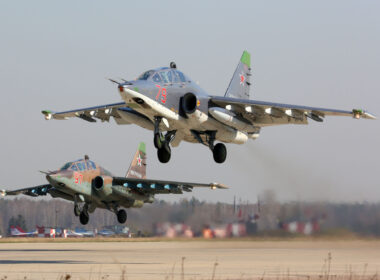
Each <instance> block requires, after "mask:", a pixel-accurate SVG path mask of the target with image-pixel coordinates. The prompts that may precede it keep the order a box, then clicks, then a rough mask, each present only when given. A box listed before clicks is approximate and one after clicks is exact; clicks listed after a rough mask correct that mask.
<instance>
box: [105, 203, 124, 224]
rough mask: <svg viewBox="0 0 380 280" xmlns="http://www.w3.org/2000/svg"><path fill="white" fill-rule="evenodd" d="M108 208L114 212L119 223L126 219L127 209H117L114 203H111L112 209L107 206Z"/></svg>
mask: <svg viewBox="0 0 380 280" xmlns="http://www.w3.org/2000/svg"><path fill="white" fill-rule="evenodd" d="M108 210H111V211H112V212H114V213H115V214H116V218H117V221H118V222H119V223H120V224H124V223H125V222H126V221H127V211H125V210H124V209H120V210H119V209H118V205H116V204H114V205H112V209H109V208H108Z"/></svg>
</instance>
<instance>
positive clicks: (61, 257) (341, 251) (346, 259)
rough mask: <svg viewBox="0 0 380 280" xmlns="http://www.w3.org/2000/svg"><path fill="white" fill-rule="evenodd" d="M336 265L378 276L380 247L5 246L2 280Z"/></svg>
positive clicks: (202, 275) (321, 269)
mask: <svg viewBox="0 0 380 280" xmlns="http://www.w3.org/2000/svg"><path fill="white" fill-rule="evenodd" d="M329 253H330V254H331V260H330V261H329V257H328V256H329ZM183 258H184V259H183ZM182 262H183V271H184V273H183V274H182ZM329 264H330V274H331V275H349V274H352V273H354V274H357V275H361V276H362V275H364V274H365V275H366V276H369V275H374V274H375V273H376V272H377V271H380V241H360V240H351V241H336V240H332V241H256V240H255V241H234V240H227V241H216V240H212V241H204V240H197V241H183V242H182V241H158V242H83V243H82V242H73V243H68V242H65V243H56V242H53V243H0V278H1V279H5V278H4V277H5V276H6V277H7V279H25V278H24V277H26V279H59V277H61V276H63V275H65V274H70V275H71V279H121V276H122V274H123V271H125V279H129V280H134V279H138V280H145V279H149V280H150V279H183V278H182V276H183V277H184V279H212V274H213V270H214V269H215V279H251V278H262V277H263V276H265V278H266V279H268V278H273V279H274V278H277V277H279V278H281V277H283V278H285V277H287V278H288V277H292V276H297V279H298V278H299V276H306V275H323V274H324V273H326V271H327V269H328V266H329Z"/></svg>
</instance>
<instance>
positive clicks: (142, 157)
mask: <svg viewBox="0 0 380 280" xmlns="http://www.w3.org/2000/svg"><path fill="white" fill-rule="evenodd" d="M125 177H127V178H136V179H145V178H146V150H145V143H144V142H140V144H139V147H138V149H137V151H136V153H135V156H134V158H133V160H132V162H131V165H130V166H129V169H128V171H127V174H126V175H125Z"/></svg>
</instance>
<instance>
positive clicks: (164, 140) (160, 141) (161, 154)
mask: <svg viewBox="0 0 380 280" xmlns="http://www.w3.org/2000/svg"><path fill="white" fill-rule="evenodd" d="M161 121H162V117H155V119H154V137H153V143H154V146H155V147H156V149H157V156H158V160H159V161H160V162H162V163H167V162H169V160H170V157H171V149H170V142H171V141H172V140H173V139H174V137H175V133H176V131H175V130H173V131H168V132H167V133H166V134H165V135H163V133H162V132H161V131H160V123H161Z"/></svg>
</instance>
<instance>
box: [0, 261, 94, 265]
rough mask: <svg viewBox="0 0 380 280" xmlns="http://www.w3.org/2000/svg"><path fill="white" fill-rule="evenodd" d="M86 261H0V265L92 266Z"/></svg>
mask: <svg viewBox="0 0 380 280" xmlns="http://www.w3.org/2000/svg"><path fill="white" fill-rule="evenodd" d="M92 263H93V262H88V261H69V260H66V261H39V260H0V264H92Z"/></svg>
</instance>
